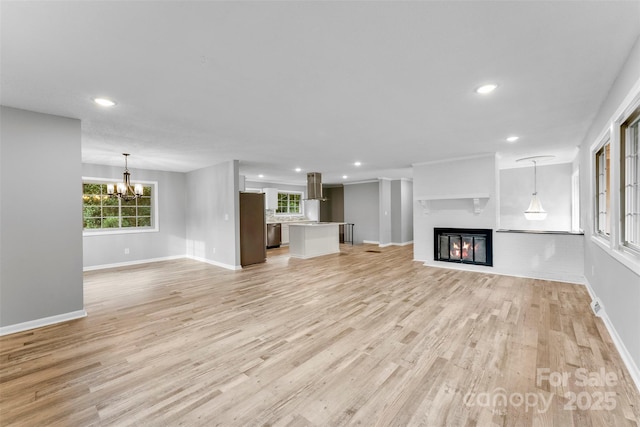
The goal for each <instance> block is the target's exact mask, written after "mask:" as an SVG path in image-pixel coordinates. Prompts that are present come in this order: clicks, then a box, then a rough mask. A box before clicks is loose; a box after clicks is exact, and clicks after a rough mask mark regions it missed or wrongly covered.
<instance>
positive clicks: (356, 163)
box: [353, 162, 362, 166]
mask: <svg viewBox="0 0 640 427" xmlns="http://www.w3.org/2000/svg"><path fill="white" fill-rule="evenodd" d="M361 164H362V163H360V162H355V163H354V164H353V165H354V166H360V165H361Z"/></svg>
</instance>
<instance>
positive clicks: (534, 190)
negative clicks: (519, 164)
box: [532, 160, 538, 195]
mask: <svg viewBox="0 0 640 427" xmlns="http://www.w3.org/2000/svg"><path fill="white" fill-rule="evenodd" d="M532 162H533V194H534V195H537V194H538V185H537V182H538V173H537V171H536V161H535V160H532Z"/></svg>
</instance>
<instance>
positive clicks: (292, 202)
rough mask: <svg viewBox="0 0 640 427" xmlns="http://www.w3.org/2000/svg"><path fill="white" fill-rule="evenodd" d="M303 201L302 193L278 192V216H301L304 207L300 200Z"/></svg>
mask: <svg viewBox="0 0 640 427" xmlns="http://www.w3.org/2000/svg"><path fill="white" fill-rule="evenodd" d="M301 199H302V194H301V193H283V192H280V191H279V192H278V208H277V209H276V214H281V215H294V214H295V215H301V214H302V206H301V205H300V200H301Z"/></svg>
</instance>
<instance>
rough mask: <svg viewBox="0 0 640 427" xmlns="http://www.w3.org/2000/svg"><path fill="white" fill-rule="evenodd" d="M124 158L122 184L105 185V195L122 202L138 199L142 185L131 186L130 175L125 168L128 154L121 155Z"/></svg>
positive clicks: (126, 167) (141, 191)
mask: <svg viewBox="0 0 640 427" xmlns="http://www.w3.org/2000/svg"><path fill="white" fill-rule="evenodd" d="M122 155H123V156H124V173H123V174H122V175H123V178H122V182H119V183H118V184H116V185H114V184H107V194H108V195H109V197H117V198H119V199H122V200H134V199H137V198H138V197H140V196H142V193H143V189H142V184H135V186H133V187H132V186H131V173H129V168H128V166H127V158H128V157H129V154H128V153H122Z"/></svg>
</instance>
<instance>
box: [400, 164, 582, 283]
mask: <svg viewBox="0 0 640 427" xmlns="http://www.w3.org/2000/svg"><path fill="white" fill-rule="evenodd" d="M451 171H465V173H464V174H460V173H451ZM498 172H499V171H498V169H497V165H496V162H495V157H494V156H493V155H488V156H480V157H476V158H466V159H453V160H449V161H443V162H437V163H427V164H420V165H414V169H413V189H414V195H415V198H417V199H420V198H421V197H424V196H445V197H452V196H469V195H474V194H475V195H481V194H482V195H488V196H489V200H488V201H486V202H485V203H484V204H483V203H481V205H480V206H481V207H482V212H481V213H480V214H479V215H475V214H474V212H473V207H474V205H473V201H472V200H469V199H462V200H441V201H431V202H430V213H428V214H425V213H424V210H423V208H422V206H421V205H420V204H419V203H417V202H416V203H415V204H414V209H415V211H414V212H415V214H414V233H415V237H414V259H416V260H420V261H424V262H425V264H427V265H432V266H436V267H442V268H455V269H462V270H470V271H485V272H493V273H499V274H509V275H515V276H525V277H534V278H540V279H550V280H561V281H568V282H580V283H581V282H582V281H583V280H584V278H583V269H584V267H583V265H584V264H583V261H582V258H583V250H582V239H583V236H581V235H560V234H530V233H502V232H501V233H497V232H495V229H496V224H497V211H496V207H497V206H498V205H499V204H500V203H504V202H505V201H504V200H502V201H501V199H502V198H503V197H505V198H506V197H510V194H509V192H506V193H507V194H505V192H503V191H498V188H499V187H500V186H501V185H505V183H504V182H503V180H502V179H501V176H500V175H499V173H498ZM507 179H509V177H507ZM569 182H570V180H569ZM527 205H528V201H527ZM434 227H445V228H448V227H452V228H489V229H493V230H494V233H493V267H486V266H471V265H465V264H455V263H446V262H439V261H434V258H433V228H434Z"/></svg>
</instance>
